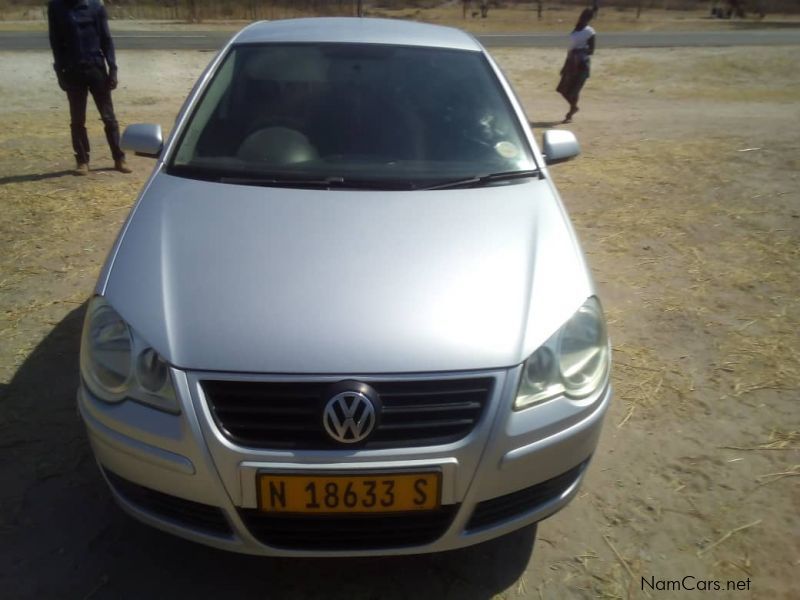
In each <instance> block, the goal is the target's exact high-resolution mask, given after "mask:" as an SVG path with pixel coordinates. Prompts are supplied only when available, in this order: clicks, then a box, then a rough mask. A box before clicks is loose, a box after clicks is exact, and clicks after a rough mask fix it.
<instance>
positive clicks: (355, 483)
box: [258, 473, 441, 514]
mask: <svg viewBox="0 0 800 600" xmlns="http://www.w3.org/2000/svg"><path fill="white" fill-rule="evenodd" d="M440 488H441V474H440V473H391V474H371V475H331V476H321V475H299V474H291V475H287V474H276V473H260V474H259V475H258V507H259V509H260V510H262V511H264V512H271V513H316V514H326V513H378V512H407V511H420V510H433V509H435V508H438V507H439V495H440Z"/></svg>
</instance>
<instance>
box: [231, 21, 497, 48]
mask: <svg viewBox="0 0 800 600" xmlns="http://www.w3.org/2000/svg"><path fill="white" fill-rule="evenodd" d="M232 42H233V43H234V44H258V43H281V42H282V43H286V42H299V43H303V42H323V43H361V44H390V45H398V46H427V47H434V48H450V49H455V50H473V51H482V50H483V49H482V47H481V45H480V44H479V43H478V42H477V40H476V39H475V38H474V37H472V36H471V35H469V34H468V33H465V32H463V31H461V30H460V29H455V28H453V27H442V26H440V25H429V24H427V23H416V22H413V21H401V20H399V19H371V18H358V17H328V18H325V17H322V18H310V19H286V20H279V21H259V22H257V23H253V24H252V25H249V26H247V27H245V28H244V29H243V30H241V31H240V32H239V33H238V34H237V35H236V36H235V37H234V39H233V40H232Z"/></svg>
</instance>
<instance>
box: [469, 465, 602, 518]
mask: <svg viewBox="0 0 800 600" xmlns="http://www.w3.org/2000/svg"><path fill="white" fill-rule="evenodd" d="M588 462H589V461H588V460H587V461H584V462H582V463H581V464H579V465H578V466H577V467H573V468H572V469H570V470H569V471H567V472H566V473H562V474H561V475H558V476H556V477H553V478H552V479H548V480H547V481H543V482H542V483H537V484H536V485H534V486H531V487H529V488H525V489H523V490H520V491H518V492H514V493H512V494H506V495H505V496H499V497H497V498H492V499H491V500H485V501H484V502H479V503H478V505H477V506H476V507H475V511H474V512H473V513H472V516H471V517H470V519H469V522H468V523H467V527H466V529H467V531H474V530H476V529H482V528H484V527H489V526H491V525H496V524H499V523H501V522H503V521H506V520H508V519H512V518H514V517H518V516H520V515H523V514H524V513H526V512H529V511H531V510H533V509H535V508H536V507H538V506H540V505H542V504H544V503H545V502H547V501H549V500H553V499H555V498H558V497H559V496H560V495H561V494H563V493H564V491H566V490H567V489H569V487H570V486H571V485H572V484H573V483H575V481H577V479H578V478H579V477H580V476H581V473H583V470H584V469H585V468H586V465H587V464H588Z"/></svg>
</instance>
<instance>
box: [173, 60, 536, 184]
mask: <svg viewBox="0 0 800 600" xmlns="http://www.w3.org/2000/svg"><path fill="white" fill-rule="evenodd" d="M535 168H536V164H535V162H534V160H533V158H532V155H531V152H530V148H529V146H528V143H527V141H526V139H525V137H524V134H523V133H522V131H521V129H520V124H519V121H518V119H517V118H516V116H515V114H514V112H513V109H512V106H511V104H510V102H509V99H508V97H507V95H506V93H505V91H504V90H503V88H502V86H501V85H500V82H499V81H498V79H497V78H496V77H495V75H494V72H493V70H492V68H491V66H490V64H489V62H488V61H487V59H486V58H485V57H484V55H483V54H482V53H480V52H476V51H466V50H449V49H441V48H423V47H406V46H389V45H379V44H261V45H242V46H234V47H233V48H232V49H231V50H230V52H229V53H228V55H227V56H226V58H225V59H224V60H223V62H222V63H221V66H220V67H219V68H218V69H217V70H216V73H215V75H214V77H213V80H212V81H211V83H210V84H209V85H208V87H207V89H206V90H205V92H204V94H203V97H202V99H201V100H200V101H199V103H198V104H197V106H196V108H195V109H194V111H193V113H192V115H191V117H190V119H189V121H188V123H187V125H186V127H185V128H184V130H183V132H182V134H181V136H180V139H179V142H178V144H177V148H176V151H175V152H174V153H173V155H172V160H171V161H170V163H169V168H168V172H170V173H171V174H174V175H179V176H184V177H193V178H200V179H211V180H223V181H230V182H232V183H237V182H238V183H258V182H263V183H265V184H266V185H270V184H276V183H281V182H283V183H284V184H285V183H288V184H290V185H292V184H297V185H299V186H302V185H303V183H304V182H306V183H308V182H316V183H317V184H325V183H330V182H336V183H339V184H343V185H347V183H348V182H353V183H354V184H355V183H356V182H358V183H360V185H361V186H362V187H375V188H378V189H415V188H420V187H430V186H435V185H436V184H441V183H446V182H448V181H457V180H459V179H463V178H469V177H476V176H484V175H487V174H491V173H505V172H517V171H521V170H529V169H535Z"/></svg>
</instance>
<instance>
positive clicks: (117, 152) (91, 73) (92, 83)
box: [47, 0, 131, 175]
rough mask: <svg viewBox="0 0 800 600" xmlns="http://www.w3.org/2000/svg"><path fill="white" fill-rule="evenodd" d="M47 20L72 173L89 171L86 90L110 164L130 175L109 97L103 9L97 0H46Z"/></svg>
mask: <svg viewBox="0 0 800 600" xmlns="http://www.w3.org/2000/svg"><path fill="white" fill-rule="evenodd" d="M47 22H48V27H49V32H50V48H51V49H52V50H53V68H54V69H55V72H56V77H57V79H58V85H59V87H60V88H61V89H62V90H64V91H65V92H66V93H67V100H68V101H69V116H70V130H71V133H72V148H73V150H74V151H75V160H76V163H77V167H76V168H75V174H76V175H88V174H89V151H90V148H89V138H88V136H87V135H86V100H87V97H88V95H89V94H91V95H92V99H93V100H94V103H95V106H97V111H98V112H99V113H100V118H101V119H102V121H103V125H104V127H105V133H106V140H108V146H109V148H111V156H112V157H113V158H114V168H115V169H116V170H117V171H120V172H122V173H130V172H131V169H130V168H128V165H127V164H126V162H125V153H124V152H123V151H122V149H121V148H120V146H119V124H118V123H117V118H116V116H115V115H114V104H113V102H112V101H111V90H113V89H115V88H116V87H117V62H116V56H115V54H114V42H113V40H112V39H111V32H110V31H109V29H108V15H107V14H106V9H105V7H104V6H103V4H102V2H101V0H50V2H49V4H48V6H47Z"/></svg>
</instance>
